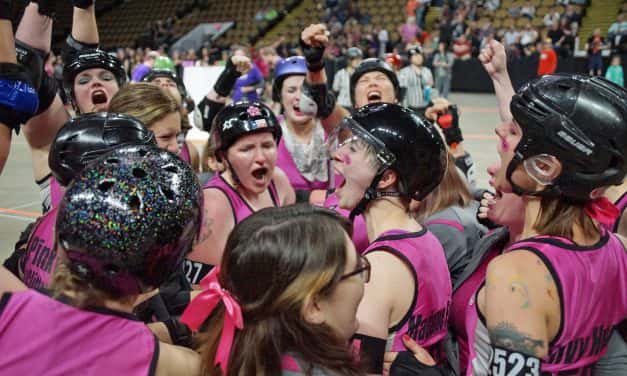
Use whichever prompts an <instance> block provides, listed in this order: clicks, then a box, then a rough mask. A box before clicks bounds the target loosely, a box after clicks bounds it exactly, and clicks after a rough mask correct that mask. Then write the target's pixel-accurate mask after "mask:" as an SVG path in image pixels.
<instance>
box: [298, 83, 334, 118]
mask: <svg viewBox="0 0 627 376" xmlns="http://www.w3.org/2000/svg"><path fill="white" fill-rule="evenodd" d="M299 106H300V110H301V111H302V112H303V113H304V114H306V115H310V116H315V117H318V118H321V119H324V118H326V117H328V116H329V115H331V113H332V112H333V110H334V109H335V95H334V94H333V92H331V91H330V90H329V89H328V88H327V85H325V84H315V85H310V84H309V83H307V82H306V81H305V82H303V87H302V89H301V94H300V104H299Z"/></svg>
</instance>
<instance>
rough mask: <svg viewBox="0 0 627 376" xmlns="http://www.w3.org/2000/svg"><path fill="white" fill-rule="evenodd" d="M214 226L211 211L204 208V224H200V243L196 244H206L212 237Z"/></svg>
mask: <svg viewBox="0 0 627 376" xmlns="http://www.w3.org/2000/svg"><path fill="white" fill-rule="evenodd" d="M212 225H213V218H211V217H210V216H209V209H208V208H204V209H203V219H202V223H201V224H200V226H201V227H200V235H199V236H198V241H197V242H196V244H200V243H202V242H204V241H205V240H207V239H209V237H210V236H211V233H212V231H211V226H212Z"/></svg>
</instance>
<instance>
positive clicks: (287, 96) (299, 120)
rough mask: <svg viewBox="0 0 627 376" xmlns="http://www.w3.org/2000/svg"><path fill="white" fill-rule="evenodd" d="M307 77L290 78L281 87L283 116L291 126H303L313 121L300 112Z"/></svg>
mask: <svg viewBox="0 0 627 376" xmlns="http://www.w3.org/2000/svg"><path fill="white" fill-rule="evenodd" d="M304 80H305V76H301V75H296V76H289V77H287V78H286V79H285V80H283V86H282V87H281V106H283V114H284V115H285V119H286V120H287V121H288V123H290V124H303V123H307V122H308V121H311V119H312V118H311V116H309V115H305V114H303V113H302V112H301V111H300V107H299V103H300V90H301V88H302V87H303V81H304Z"/></svg>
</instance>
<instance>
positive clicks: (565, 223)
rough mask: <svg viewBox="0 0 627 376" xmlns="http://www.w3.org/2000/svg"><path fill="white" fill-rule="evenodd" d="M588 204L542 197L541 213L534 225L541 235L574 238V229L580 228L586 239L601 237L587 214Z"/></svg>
mask: <svg viewBox="0 0 627 376" xmlns="http://www.w3.org/2000/svg"><path fill="white" fill-rule="evenodd" d="M585 207H586V203H571V202H566V201H564V200H563V199H562V198H559V197H557V198H554V197H542V199H541V201H540V213H539V214H538V217H537V218H536V221H535V222H534V224H533V227H534V229H535V230H536V231H537V232H538V233H539V234H541V235H551V236H561V237H564V238H567V239H572V238H573V227H574V226H580V227H581V229H582V232H583V235H584V236H585V237H586V238H593V237H595V236H597V235H599V229H598V227H597V225H596V224H595V223H594V221H593V220H592V218H590V216H589V215H588V214H586V208H585Z"/></svg>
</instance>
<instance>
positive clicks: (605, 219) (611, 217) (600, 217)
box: [585, 197, 620, 225]
mask: <svg viewBox="0 0 627 376" xmlns="http://www.w3.org/2000/svg"><path fill="white" fill-rule="evenodd" d="M585 211H586V214H588V215H589V216H590V217H591V218H593V219H596V220H597V221H598V222H600V223H603V224H605V225H611V224H613V223H614V222H615V221H616V218H618V216H619V215H620V211H619V210H618V208H617V207H616V206H615V205H614V204H612V203H611V202H610V200H608V199H607V198H605V197H599V198H595V199H593V200H592V201H590V202H588V203H587V204H586V208H585Z"/></svg>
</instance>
